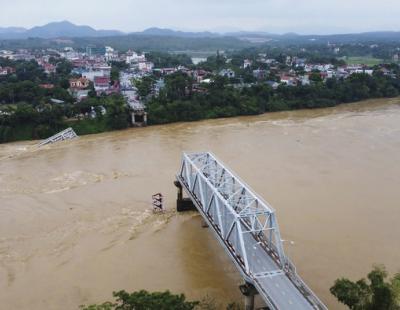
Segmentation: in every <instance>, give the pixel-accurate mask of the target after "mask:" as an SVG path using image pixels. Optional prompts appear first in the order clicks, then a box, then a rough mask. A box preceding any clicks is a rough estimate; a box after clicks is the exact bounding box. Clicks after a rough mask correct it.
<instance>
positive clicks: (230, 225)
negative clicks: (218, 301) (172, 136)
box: [177, 152, 327, 310]
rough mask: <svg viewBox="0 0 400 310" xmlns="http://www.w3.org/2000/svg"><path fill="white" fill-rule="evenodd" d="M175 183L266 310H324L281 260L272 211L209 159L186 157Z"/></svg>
mask: <svg viewBox="0 0 400 310" xmlns="http://www.w3.org/2000/svg"><path fill="white" fill-rule="evenodd" d="M177 181H178V182H179V183H180V185H181V186H182V188H183V189H184V191H185V192H186V194H187V195H188V196H189V198H190V199H191V200H192V201H193V203H194V205H195V206H196V208H197V209H198V211H199V212H200V213H201V215H202V216H203V219H204V220H205V222H206V223H207V224H208V225H209V227H210V228H211V229H212V231H213V232H214V234H215V236H216V238H217V240H218V241H219V242H220V243H221V245H222V247H223V248H224V249H225V251H226V252H227V254H228V255H229V257H230V258H231V260H232V261H233V263H234V264H235V265H236V267H237V269H238V270H239V272H240V273H241V275H242V277H243V278H244V280H245V281H246V283H249V284H251V285H253V286H254V288H255V289H256V290H257V292H258V293H259V294H260V295H261V297H262V298H263V300H264V301H265V303H266V304H267V306H268V307H269V308H270V309H296V310H302V309H327V308H326V306H325V305H324V304H323V303H322V302H321V301H320V300H319V299H318V297H317V296H316V295H315V294H314V293H313V292H312V291H311V289H310V288H309V287H308V286H307V285H306V284H305V283H304V282H303V281H302V279H301V278H300V277H299V276H298V275H297V273H296V269H295V266H294V265H293V264H292V262H291V261H290V260H289V258H288V257H287V256H286V255H285V252H284V249H283V245H282V239H281V236H280V232H279V226H278V222H277V219H276V215H275V210H273V209H272V207H271V206H270V205H269V204H268V203H266V202H265V201H264V200H263V199H262V198H260V197H259V196H258V195H256V194H255V193H254V192H253V190H252V189H251V188H250V187H249V186H248V185H247V184H245V183H244V182H243V181H241V180H240V178H239V177H237V176H236V175H235V174H234V173H233V172H231V171H230V170H229V169H228V168H227V167H226V166H225V165H224V164H223V163H222V162H221V161H219V160H218V159H217V158H216V157H215V156H214V155H213V154H212V153H210V152H203V153H184V154H183V156H182V165H181V169H180V171H179V173H178V175H177Z"/></svg>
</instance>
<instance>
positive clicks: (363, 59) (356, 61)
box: [343, 56, 384, 66]
mask: <svg viewBox="0 0 400 310" xmlns="http://www.w3.org/2000/svg"><path fill="white" fill-rule="evenodd" d="M343 60H344V61H345V62H347V63H348V64H349V65H368V66H373V65H379V64H381V63H384V60H383V59H379V58H373V57H369V56H360V57H343Z"/></svg>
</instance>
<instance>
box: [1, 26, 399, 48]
mask: <svg viewBox="0 0 400 310" xmlns="http://www.w3.org/2000/svg"><path fill="white" fill-rule="evenodd" d="M120 36H124V38H127V39H129V40H131V39H132V38H136V40H139V39H140V38H145V37H146V38H154V37H166V38H167V37H169V38H177V39H181V40H194V39H205V38H209V39H216V40H217V39H222V38H226V37H230V38H231V39H232V40H233V39H236V40H237V41H242V42H248V43H254V44H260V43H264V42H268V41H270V40H273V41H280V42H289V41H290V42H292V43H304V42H310V41H316V42H319V43H324V42H341V43H346V42H360V41H363V42H366V41H378V42H379V41H395V42H400V32H395V31H386V32H385V31H381V32H367V33H359V34H337V35H299V34H296V33H286V34H282V35H279V34H272V33H268V32H260V31H253V32H251V31H237V32H226V33H216V32H208V31H204V32H184V31H176V30H171V29H162V28H155V27H153V28H149V29H146V30H144V31H141V32H131V33H125V32H122V31H118V30H96V29H94V28H92V27H90V26H78V25H75V24H73V23H71V22H68V21H62V22H53V23H49V24H46V25H44V26H38V27H33V28H31V29H25V28H20V27H7V28H0V40H7V39H19V40H24V39H27V38H38V39H55V38H76V39H78V38H81V39H83V38H85V39H87V40H90V39H96V38H98V39H101V38H109V39H110V40H111V41H112V40H114V39H112V38H115V40H120V39H118V37H120ZM164 41H165V40H164ZM3 42H4V41H3ZM233 43H235V42H233ZM235 44H236V45H237V43H235Z"/></svg>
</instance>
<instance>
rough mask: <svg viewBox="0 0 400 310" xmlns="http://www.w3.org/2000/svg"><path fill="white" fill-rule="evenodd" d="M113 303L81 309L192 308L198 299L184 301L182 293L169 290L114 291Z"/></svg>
mask: <svg viewBox="0 0 400 310" xmlns="http://www.w3.org/2000/svg"><path fill="white" fill-rule="evenodd" d="M113 296H114V297H115V298H116V302H115V303H110V302H106V303H103V304H101V305H90V306H83V307H82V309H83V310H113V309H115V310H117V309H121V310H122V309H123V310H172V309H174V310H193V309H195V307H196V306H197V305H198V304H199V302H198V301H186V297H185V295H183V294H180V295H174V294H171V293H170V292H169V291H166V292H162V293H161V292H155V293H149V292H147V291H144V290H142V291H138V292H134V293H127V292H126V291H119V292H114V293H113Z"/></svg>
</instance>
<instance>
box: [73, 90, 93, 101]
mask: <svg viewBox="0 0 400 310" xmlns="http://www.w3.org/2000/svg"><path fill="white" fill-rule="evenodd" d="M70 93H71V95H72V96H73V97H74V98H75V99H76V100H77V101H78V102H80V101H82V100H83V99H86V98H87V97H88V96H89V90H88V89H76V88H75V89H70Z"/></svg>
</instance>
